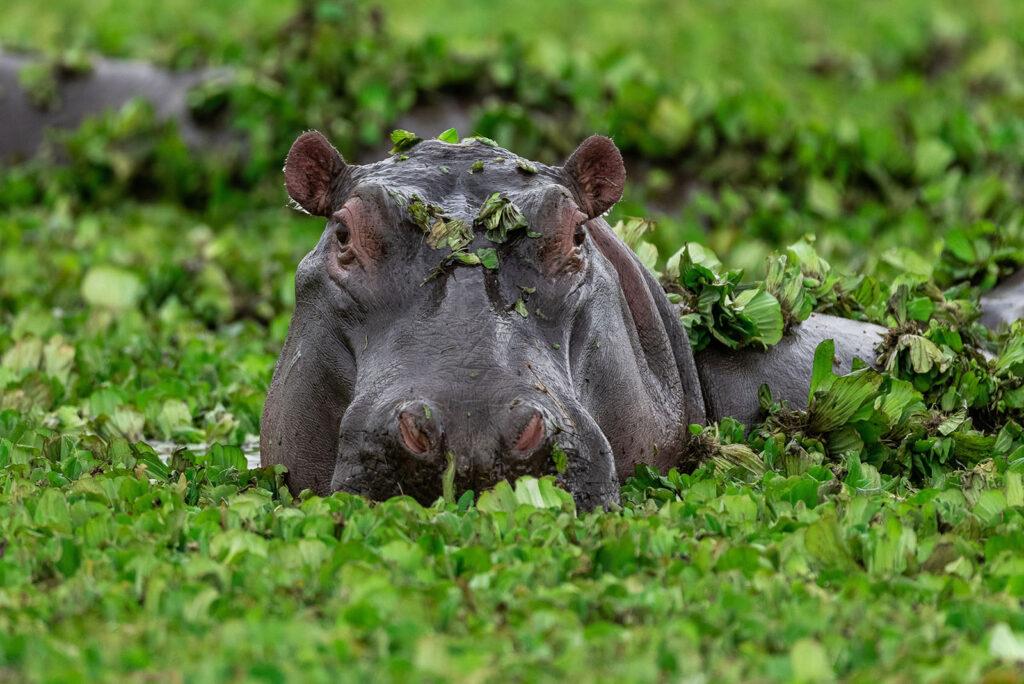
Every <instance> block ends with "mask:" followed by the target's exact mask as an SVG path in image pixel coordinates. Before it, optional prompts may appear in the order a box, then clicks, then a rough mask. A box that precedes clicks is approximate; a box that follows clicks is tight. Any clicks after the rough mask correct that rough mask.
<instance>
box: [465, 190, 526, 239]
mask: <svg viewBox="0 0 1024 684" xmlns="http://www.w3.org/2000/svg"><path fill="white" fill-rule="evenodd" d="M473 228H475V229H477V230H483V231H486V232H485V233H484V235H485V237H486V238H487V239H488V240H490V241H491V242H496V243H498V244H501V243H504V242H507V241H508V237H509V233H511V232H513V231H515V230H519V229H526V228H528V226H527V224H526V218H525V217H524V216H523V212H521V211H520V210H519V207H517V206H516V205H515V203H514V202H512V200H510V199H509V198H508V197H506V196H504V195H502V194H501V193H499V192H496V193H494V194H493V195H491V196H490V197H488V198H487V199H486V200H485V201H484V203H483V205H482V206H481V207H480V211H479V213H478V214H477V217H476V218H475V219H473Z"/></svg>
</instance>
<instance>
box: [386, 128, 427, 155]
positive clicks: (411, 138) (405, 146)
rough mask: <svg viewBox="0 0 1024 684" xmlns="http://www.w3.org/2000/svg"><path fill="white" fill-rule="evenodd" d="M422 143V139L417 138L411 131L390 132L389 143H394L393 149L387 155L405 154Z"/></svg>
mask: <svg viewBox="0 0 1024 684" xmlns="http://www.w3.org/2000/svg"><path fill="white" fill-rule="evenodd" d="M422 141H423V138H420V137H418V136H417V135H416V134H415V133H413V132H411V131H404V130H402V129H400V128H399V129H396V130H394V131H391V142H393V143H394V147H392V148H391V151H390V152H388V154H398V153H399V152H405V151H406V150H410V149H412V148H413V147H415V146H416V145H418V144H419V143H421V142H422Z"/></svg>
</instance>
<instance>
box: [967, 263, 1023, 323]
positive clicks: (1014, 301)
mask: <svg viewBox="0 0 1024 684" xmlns="http://www.w3.org/2000/svg"><path fill="white" fill-rule="evenodd" d="M981 311H982V314H981V318H980V319H978V320H979V322H980V323H981V324H982V325H984V326H985V327H987V328H991V329H992V330H997V329H999V328H1001V327H1002V326H1008V325H1010V324H1012V323H1013V322H1015V321H1018V320H1020V319H1022V318H1024V269H1022V270H1020V271H1017V272H1016V273H1014V274H1013V275H1011V276H1010V277H1009V278H1007V279H1005V280H1004V281H1003V282H1001V283H999V285H997V286H996V287H995V288H993V289H992V290H990V291H989V292H987V293H986V294H985V295H983V296H982V298H981Z"/></svg>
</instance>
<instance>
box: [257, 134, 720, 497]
mask: <svg viewBox="0 0 1024 684" xmlns="http://www.w3.org/2000/svg"><path fill="white" fill-rule="evenodd" d="M285 179H286V186H287V189H288V193H289V195H290V196H291V198H292V199H293V201H294V202H295V203H296V204H297V205H298V206H299V207H300V208H302V209H303V210H305V211H306V212H308V213H310V214H313V215H316V216H322V217H325V218H326V219H327V225H326V228H325V230H324V232H323V235H322V237H321V238H320V242H319V243H318V244H317V245H316V247H315V248H314V249H313V250H312V251H311V252H310V253H309V254H308V255H307V256H306V257H305V258H304V259H303V260H302V262H301V263H300V264H299V267H298V270H297V273H296V278H295V295H296V296H295V299H296V305H295V312H294V315H293V318H292V322H291V326H290V328H289V331H288V338H287V340H286V342H285V347H284V350H283V351H282V354H281V357H280V359H279V360H278V364H277V368H276V370H275V373H274V379H273V382H272V383H271V387H270V391H269V392H268V396H267V403H266V408H265V410H264V417H263V426H262V432H261V448H262V459H263V462H264V464H270V463H283V464H285V465H287V466H288V468H289V471H290V475H289V477H290V486H291V487H292V489H293V490H298V489H302V488H307V487H308V488H312V489H313V490H314V491H315V492H317V493H321V494H326V493H329V492H332V491H338V490H343V491H349V492H355V493H361V494H366V495H369V496H371V497H373V498H375V499H382V498H387V497H390V496H394V495H399V494H407V495H411V496H413V497H415V498H416V499H418V500H420V501H421V502H430V501H432V500H434V499H435V498H436V497H437V496H439V495H440V494H441V492H442V482H443V480H444V475H445V471H446V468H448V467H449V464H450V463H453V464H454V485H455V488H456V490H467V489H474V490H476V491H480V490H481V489H485V488H488V487H490V486H493V485H494V484H495V483H496V482H498V481H499V480H502V479H506V478H507V479H513V478H515V477H518V476H520V475H524V474H532V475H536V476H540V475H543V474H548V473H552V474H557V477H558V479H559V481H560V482H561V483H562V484H563V486H565V487H566V488H568V489H569V491H570V492H572V494H573V495H574V497H575V498H576V501H577V503H578V504H579V505H580V506H581V507H584V508H593V507H595V506H598V505H604V504H607V503H609V502H611V501H614V500H616V499H617V496H618V488H619V484H620V481H621V479H622V478H623V477H624V476H625V475H628V474H631V473H632V470H633V466H634V464H635V463H638V462H647V463H651V464H654V465H655V466H657V467H666V466H671V465H676V464H677V463H678V461H679V459H680V457H681V454H682V453H683V450H684V447H685V445H686V441H687V434H688V433H687V430H686V426H687V425H688V424H689V423H691V422H699V421H700V420H701V419H702V418H703V403H702V401H701V398H700V393H699V388H698V386H697V384H696V383H697V381H696V373H695V371H694V368H693V358H692V356H691V355H690V348H689V344H688V342H687V340H686V336H685V332H684V331H683V329H682V327H681V326H680V325H679V322H678V320H677V319H676V318H675V316H674V315H673V314H672V313H671V310H670V308H669V304H668V302H667V300H666V299H665V296H664V293H663V292H662V291H661V289H660V288H659V287H658V285H657V282H656V281H655V280H654V279H653V278H652V277H651V276H650V274H649V273H648V272H647V271H646V269H644V267H643V266H642V265H641V264H640V263H639V262H638V261H637V260H636V259H635V257H634V256H633V254H632V253H631V252H630V251H629V249H628V248H627V247H626V246H625V245H624V244H623V243H622V242H621V241H620V240H619V239H618V238H617V237H616V236H615V235H614V233H613V232H612V231H611V229H610V228H609V226H608V224H607V223H606V222H605V221H604V220H603V219H602V218H600V217H601V215H602V214H603V213H604V212H606V211H607V210H608V209H609V208H610V207H611V206H612V205H613V204H614V203H615V202H616V201H617V200H618V199H619V197H620V195H621V192H622V186H623V183H624V181H625V169H624V167H623V163H622V157H621V155H620V154H619V151H618V150H617V149H616V147H615V145H614V144H613V143H612V141H611V140H609V139H608V138H604V137H599V136H594V137H591V138H589V139H588V140H586V141H585V142H584V143H583V144H582V145H581V146H580V147H579V148H578V149H577V150H576V152H574V153H573V155H572V156H571V157H570V158H569V160H568V161H567V162H566V164H565V165H564V166H562V167H548V166H544V165H542V164H537V163H533V162H529V161H527V160H524V159H521V158H519V157H517V156H516V155H515V154H512V153H511V152H509V151H507V150H504V149H501V148H499V147H496V146H493V144H489V141H481V140H479V139H471V140H468V141H464V142H462V143H461V144H449V143H445V142H441V141H438V140H430V141H423V142H421V143H419V144H418V145H415V146H414V147H412V148H410V149H408V150H407V151H406V152H404V153H403V154H400V155H398V154H396V155H394V156H392V157H391V158H390V159H387V160H385V161H382V162H378V163H375V164H370V165H366V166H354V165H349V164H347V163H346V162H345V161H344V160H343V159H342V157H341V155H340V154H339V153H338V152H337V151H336V150H335V149H334V148H333V147H332V146H331V145H330V143H329V142H328V141H327V140H326V139H325V138H324V137H323V136H322V135H321V134H319V133H316V132H308V133H305V134H303V135H302V136H300V137H299V138H298V140H296V141H295V143H294V145H293V146H292V149H291V151H290V153H289V155H288V159H287V162H286V165H285Z"/></svg>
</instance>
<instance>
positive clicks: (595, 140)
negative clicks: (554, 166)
mask: <svg viewBox="0 0 1024 684" xmlns="http://www.w3.org/2000/svg"><path fill="white" fill-rule="evenodd" d="M562 173H563V174H564V175H565V176H566V177H567V180H568V181H569V182H570V184H571V185H572V186H574V189H575V190H576V194H577V195H578V198H579V200H580V209H582V210H583V212H584V213H585V214H586V215H587V217H588V218H597V217H598V216H600V215H601V214H603V213H604V212H606V211H608V210H609V209H611V208H612V207H613V206H614V205H615V203H616V202H618V201H619V200H620V199H622V187H623V186H624V185H625V184H626V166H625V164H623V163H622V153H620V152H619V148H618V147H616V146H615V143H613V142H612V140H611V138H606V137H604V136H603V135H592V136H590V137H589V138H587V139H586V140H584V141H583V143H582V144H581V145H580V146H579V147H577V148H576V151H575V152H573V153H572V155H571V156H570V157H569V159H568V161H566V162H565V166H563V167H562Z"/></svg>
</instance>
